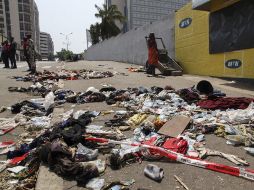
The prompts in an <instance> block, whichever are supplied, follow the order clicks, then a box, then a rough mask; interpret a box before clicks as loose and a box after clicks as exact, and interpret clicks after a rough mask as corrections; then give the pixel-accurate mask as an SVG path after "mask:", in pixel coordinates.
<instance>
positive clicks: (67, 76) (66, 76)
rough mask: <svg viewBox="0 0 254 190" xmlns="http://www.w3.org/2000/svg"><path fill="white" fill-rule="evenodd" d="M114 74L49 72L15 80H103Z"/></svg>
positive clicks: (84, 71) (85, 71)
mask: <svg viewBox="0 0 254 190" xmlns="http://www.w3.org/2000/svg"><path fill="white" fill-rule="evenodd" d="M113 76H114V74H113V73H112V72H110V71H104V72H100V71H92V70H65V69H62V70H59V71H58V72H54V71H47V70H44V71H43V72H38V73H37V74H36V75H35V76H34V75H31V74H28V75H26V76H24V77H21V76H14V77H13V79H16V80H17V81H24V82H28V81H33V82H41V81H45V80H59V79H62V80H80V79H86V80H89V79H101V78H109V77H113Z"/></svg>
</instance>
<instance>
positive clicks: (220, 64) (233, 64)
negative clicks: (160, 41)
mask: <svg viewBox="0 0 254 190" xmlns="http://www.w3.org/2000/svg"><path fill="white" fill-rule="evenodd" d="M241 2H243V1H240V0H227V1H226V0H214V1H213V0H193V3H189V4H187V5H186V6H185V7H183V8H182V9H180V10H179V11H178V12H177V13H176V20H175V22H176V23H175V43H176V44H175V47H176V60H177V61H179V63H180V64H181V66H182V67H183V69H184V72H185V73H189V74H197V75H208V76H217V77H237V78H254V44H253V46H252V44H248V45H249V46H248V48H242V49H241V47H243V46H244V47H247V46H246V44H243V45H242V42H243V41H242V40H241V38H240V37H245V39H246V36H240V34H239V36H236V35H235V34H234V36H233V37H234V38H236V40H235V41H236V42H234V45H235V47H234V46H233V45H232V47H231V46H230V43H233V42H231V41H230V40H227V41H223V40H221V41H220V36H219V35H222V38H224V37H225V36H226V35H229V36H230V35H231V36H232V34H231V32H233V31H224V32H220V30H222V28H220V27H218V26H220V25H221V23H217V26H216V27H217V28H216V27H214V26H211V25H210V24H209V23H211V22H212V21H213V20H212V19H215V18H220V17H218V14H219V13H223V11H230V9H231V8H232V6H234V7H235V8H237V6H240V5H239V4H240V3H241ZM249 2H252V1H249ZM234 7H233V8H234ZM194 9H195V10H194ZM211 15H212V16H213V15H214V16H213V17H211ZM216 16H217V17H216ZM219 16H220V15H219ZM211 20H212V21H211ZM218 20H219V19H218ZM216 22H217V21H216ZM218 22H219V21H218ZM222 22H225V21H224V20H223V19H222ZM234 22H235V20H232V21H231V23H230V24H234V25H237V23H234ZM223 24H224V23H223ZM222 27H223V26H222ZM236 27H238V26H236ZM248 27H249V26H248ZM251 27H252V28H251V30H252V29H253V28H254V24H253V25H252V26H251ZM211 28H212V29H211ZM247 29H249V28H247ZM216 30H218V34H216ZM232 30H233V29H232ZM212 32H213V33H212ZM211 35H212V39H211ZM216 35H217V36H216ZM223 35H224V36H223ZM209 36H210V38H209ZM252 36H253V35H252ZM226 37H227V36H226ZM226 37H225V39H226ZM238 38H239V39H240V42H238V41H237V40H238ZM214 39H215V40H214ZM245 41H246V40H245ZM247 41H248V40H247ZM250 45H251V46H252V48H250ZM217 46H218V48H216V47H217ZM239 47H240V49H239ZM230 48H235V49H237V48H238V49H237V50H234V51H230V50H229V49H230ZM217 50H218V51H219V52H216V51H217ZM223 50H225V51H223ZM211 51H212V52H211Z"/></svg>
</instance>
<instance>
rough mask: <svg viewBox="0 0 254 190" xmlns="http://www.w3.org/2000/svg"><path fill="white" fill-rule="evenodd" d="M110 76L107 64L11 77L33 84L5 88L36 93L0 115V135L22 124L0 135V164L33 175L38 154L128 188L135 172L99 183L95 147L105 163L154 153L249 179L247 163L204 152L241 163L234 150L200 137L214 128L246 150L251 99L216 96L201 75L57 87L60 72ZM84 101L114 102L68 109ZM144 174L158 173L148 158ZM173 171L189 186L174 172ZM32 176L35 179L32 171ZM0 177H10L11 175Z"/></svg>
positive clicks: (79, 177)
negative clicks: (189, 81)
mask: <svg viewBox="0 0 254 190" xmlns="http://www.w3.org/2000/svg"><path fill="white" fill-rule="evenodd" d="M133 71H135V69H133ZM111 74H112V75H111ZM112 76H113V73H110V72H108V73H107V72H106V73H103V72H95V71H86V70H83V71H67V70H61V71H59V72H58V73H54V72H48V71H44V72H43V74H39V75H38V76H36V77H35V78H33V79H32V78H31V76H30V75H28V76H26V77H22V78H17V80H26V81H31V80H33V81H34V84H33V85H31V86H30V87H28V88H23V87H10V88H9V91H10V92H20V93H24V92H25V93H30V94H31V95H34V96H38V95H39V96H41V97H38V98H34V99H31V100H24V101H22V102H19V103H14V104H13V105H12V106H11V111H12V113H13V114H17V115H16V116H15V117H13V118H0V135H4V134H6V133H7V132H9V131H11V130H13V129H15V128H16V127H18V126H24V130H25V132H24V133H22V134H19V135H18V136H19V137H20V139H17V141H18V142H17V144H15V143H14V142H13V141H6V142H0V154H7V158H8V159H9V160H7V161H4V162H2V163H1V165H0V172H1V171H4V170H5V169H6V168H7V167H8V171H10V172H14V173H15V177H16V178H17V179H19V180H21V181H25V180H26V179H27V180H28V179H30V177H34V176H36V175H35V174H36V172H37V171H38V168H39V165H40V162H42V163H44V164H45V165H46V166H48V167H49V168H50V169H51V171H53V172H55V173H56V174H57V175H59V176H62V177H69V178H71V180H76V181H77V182H78V184H82V185H84V186H86V187H87V188H90V189H113V190H118V189H127V188H128V186H130V185H132V184H133V183H135V180H134V179H132V180H127V181H115V182H112V183H110V184H109V185H104V184H105V180H104V179H100V178H98V177H99V176H101V175H103V174H104V172H105V170H106V166H107V165H106V161H105V160H103V158H104V157H101V156H100V155H101V154H107V155H106V157H107V158H108V160H107V161H108V162H109V163H107V164H109V165H110V167H111V168H112V169H113V170H117V169H121V168H122V167H124V166H126V165H130V164H132V163H141V162H142V160H144V159H145V160H147V161H154V160H156V161H159V160H160V159H161V158H163V157H164V158H167V159H169V160H171V161H178V162H180V163H183V164H187V165H191V166H195V167H200V168H203V169H208V170H211V171H216V172H220V173H225V174H229V175H233V176H238V177H243V178H245V179H249V180H254V171H253V170H251V169H245V168H238V167H232V166H227V165H223V164H219V163H213V162H209V161H207V160H204V159H206V158H207V157H208V156H219V157H222V158H225V159H227V160H229V161H231V162H232V163H234V164H236V165H241V166H247V165H248V162H247V161H246V160H244V159H242V158H240V157H238V156H237V155H231V154H226V153H223V152H219V151H215V150H211V149H208V148H206V147H205V142H204V141H205V140H206V138H205V135H206V134H215V135H217V136H220V137H223V138H225V139H227V143H229V144H231V145H239V146H245V150H246V151H247V152H248V153H249V154H251V155H254V151H253V148H251V147H253V146H254V141H253V134H254V129H253V125H252V123H253V122H254V103H253V102H252V101H253V100H252V99H246V98H229V97H222V96H223V93H221V92H220V91H217V90H215V89H213V87H212V85H211V84H210V83H209V82H208V81H203V82H202V83H201V82H200V83H199V84H198V85H197V89H195V87H192V88H187V89H181V90H179V91H176V90H175V89H173V88H172V87H170V86H167V87H165V88H161V87H156V86H154V87H151V88H145V87H142V86H141V87H137V88H126V89H116V88H114V87H113V86H112V85H103V87H102V88H101V89H96V88H95V87H89V88H88V89H87V90H84V91H83V92H74V91H72V90H68V89H63V87H64V83H63V80H79V79H92V78H104V77H112ZM54 80H59V81H58V82H56V81H54ZM91 102H105V103H107V104H108V105H111V106H112V109H114V110H106V111H102V112H99V111H91V110H89V108H88V107H87V109H88V110H78V111H75V112H74V110H73V109H74V107H75V106H76V105H78V104H84V103H91ZM65 103H70V104H71V105H72V108H73V109H72V110H66V111H64V110H63V106H62V105H63V104H65ZM226 103H229V105H226ZM59 107H60V108H61V110H60V108H59ZM113 107H114V108H113ZM208 109H209V110H208ZM109 114H112V118H111V119H107V121H106V122H105V121H103V122H105V123H104V125H96V124H97V123H100V124H101V121H102V120H100V119H101V118H100V119H99V120H96V119H95V118H99V117H101V116H105V115H107V118H108V117H111V115H109ZM93 121H95V122H94V123H92V122H93ZM98 121H99V122H98ZM95 123H96V124H95ZM131 130H133V134H132V131H131ZM123 131H128V132H123ZM15 141H16V139H15ZM98 158H100V159H98ZM169 164H170V163H169ZM11 167H12V168H11ZM144 174H145V176H147V177H149V178H150V179H153V180H154V181H157V182H160V181H161V180H162V179H163V177H164V171H163V169H162V168H160V167H158V166H156V165H154V164H148V165H147V166H146V167H145V169H144ZM8 175H14V174H8ZM29 176H30V177H29ZM175 178H176V180H177V181H178V182H179V183H180V184H181V185H182V186H183V187H184V188H185V189H188V187H187V186H186V185H185V184H184V183H183V181H182V180H181V179H180V178H179V177H177V176H175ZM32 182H33V183H32V184H35V182H36V178H33V179H32ZM6 183H8V184H16V182H15V181H13V182H11V181H10V180H9V181H8V180H7V181H6ZM22 183H23V182H22ZM104 186H105V187H104Z"/></svg>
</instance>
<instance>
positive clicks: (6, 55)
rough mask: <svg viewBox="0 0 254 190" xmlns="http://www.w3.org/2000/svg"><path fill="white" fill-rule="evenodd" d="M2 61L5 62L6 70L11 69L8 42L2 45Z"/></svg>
mask: <svg viewBox="0 0 254 190" xmlns="http://www.w3.org/2000/svg"><path fill="white" fill-rule="evenodd" d="M2 46H3V47H2V60H3V62H4V65H5V66H4V68H6V69H7V68H10V66H9V44H8V41H5V42H3V44H2Z"/></svg>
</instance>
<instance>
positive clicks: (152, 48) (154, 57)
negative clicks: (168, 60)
mask: <svg viewBox="0 0 254 190" xmlns="http://www.w3.org/2000/svg"><path fill="white" fill-rule="evenodd" d="M158 62H159V54H158V49H157V44H156V41H155V40H153V39H149V40H148V63H149V64H151V65H156V64H158Z"/></svg>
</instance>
